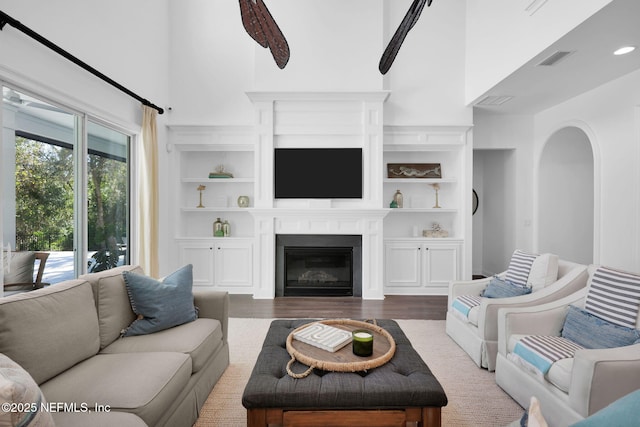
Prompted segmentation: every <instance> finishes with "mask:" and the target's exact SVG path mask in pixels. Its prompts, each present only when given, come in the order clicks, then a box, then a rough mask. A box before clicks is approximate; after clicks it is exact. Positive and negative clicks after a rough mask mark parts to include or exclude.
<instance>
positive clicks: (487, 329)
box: [478, 266, 589, 341]
mask: <svg viewBox="0 0 640 427" xmlns="http://www.w3.org/2000/svg"><path fill="white" fill-rule="evenodd" d="M588 278H589V274H588V273H587V267H586V266H578V267H576V268H574V269H573V270H572V271H570V272H569V273H567V274H565V275H564V276H563V277H561V278H559V279H558V280H557V281H555V282H554V283H552V284H550V285H548V286H547V287H545V288H543V289H540V290H539V291H536V292H534V293H531V294H527V295H521V296H517V297H511V298H484V299H483V300H482V303H481V304H480V315H479V316H478V319H479V320H478V331H479V332H480V336H481V338H483V339H485V340H489V341H497V340H498V329H497V327H496V325H497V324H498V310H499V309H501V308H521V307H531V306H537V305H542V304H546V303H550V302H553V301H555V300H559V299H561V298H564V297H566V296H569V295H572V294H574V293H575V292H577V291H579V290H580V289H582V288H584V287H585V286H586V284H587V279H588Z"/></svg>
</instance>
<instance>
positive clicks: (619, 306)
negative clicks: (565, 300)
mask: <svg viewBox="0 0 640 427" xmlns="http://www.w3.org/2000/svg"><path fill="white" fill-rule="evenodd" d="M639 307H640V276H638V275H636V274H632V273H625V272H623V271H617V270H613V269H610V268H607V267H602V266H600V267H598V268H597V269H596V270H595V272H594V273H593V275H592V276H591V284H590V286H589V291H588V293H587V299H586V301H585V309H586V310H587V311H588V312H589V313H591V314H594V315H596V316H598V317H600V318H602V319H605V320H607V321H609V322H612V323H615V324H617V325H620V326H626V327H628V328H635V327H636V324H637V323H638V308H639Z"/></svg>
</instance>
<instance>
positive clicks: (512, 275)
mask: <svg viewBox="0 0 640 427" xmlns="http://www.w3.org/2000/svg"><path fill="white" fill-rule="evenodd" d="M537 257H538V255H533V254H528V253H526V252H522V251H521V250H519V249H516V250H515V251H514V252H513V255H511V261H510V262H509V268H508V269H507V275H506V277H505V279H507V280H508V281H510V282H512V283H515V284H516V285H520V286H527V280H528V279H529V272H530V271H531V266H532V265H533V262H534V261H535V260H536V258H537Z"/></svg>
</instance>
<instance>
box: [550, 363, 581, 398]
mask: <svg viewBox="0 0 640 427" xmlns="http://www.w3.org/2000/svg"><path fill="white" fill-rule="evenodd" d="M575 360H576V359H575V358H573V357H567V358H566V359H562V360H558V361H557V362H556V363H554V364H553V365H551V369H549V372H547V380H549V382H550V383H551V384H553V385H554V386H556V387H558V388H559V389H560V390H562V391H563V392H565V393H569V387H571V373H572V372H573V362H574V361H575Z"/></svg>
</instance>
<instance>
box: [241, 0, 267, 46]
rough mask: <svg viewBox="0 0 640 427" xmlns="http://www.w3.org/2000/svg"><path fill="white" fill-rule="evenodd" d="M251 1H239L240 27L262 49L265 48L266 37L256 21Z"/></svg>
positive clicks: (256, 17)
mask: <svg viewBox="0 0 640 427" xmlns="http://www.w3.org/2000/svg"><path fill="white" fill-rule="evenodd" d="M253 5H254V3H253V1H252V0H240V15H241V17H242V25H243V26H244V29H245V30H246V31H247V33H248V34H249V35H250V36H251V38H252V39H254V40H255V41H256V42H258V44H259V45H260V46H262V47H267V36H266V35H265V33H264V31H263V30H262V26H261V25H260V22H259V21H258V16H257V15H256V11H255V10H254V9H253Z"/></svg>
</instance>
